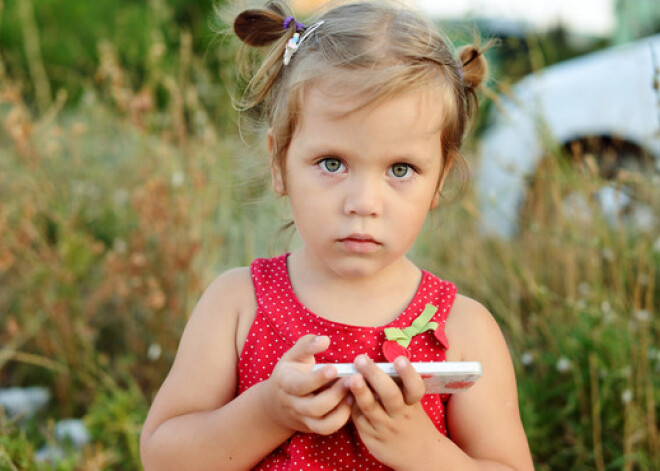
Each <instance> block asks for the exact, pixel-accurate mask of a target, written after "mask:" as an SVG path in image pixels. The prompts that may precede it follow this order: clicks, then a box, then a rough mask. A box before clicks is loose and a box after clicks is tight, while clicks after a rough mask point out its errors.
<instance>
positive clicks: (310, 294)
mask: <svg viewBox="0 0 660 471" xmlns="http://www.w3.org/2000/svg"><path fill="white" fill-rule="evenodd" d="M287 264H288V271H289V277H290V278H291V284H292V285H293V289H294V291H295V293H296V296H297V297H298V298H299V299H300V301H301V302H302V303H303V304H304V305H305V306H306V307H307V308H308V309H310V310H311V311H312V312H314V313H315V314H318V315H320V316H321V317H324V318H326V319H328V320H332V321H336V322H342V323H345V324H355V325H364V326H378V325H384V324H387V323H388V322H390V321H391V320H393V319H394V318H395V317H396V316H397V315H398V314H400V313H401V312H402V311H403V310H404V309H405V308H406V307H407V306H408V304H409V303H410V301H411V299H412V298H413V297H414V295H415V293H416V292H417V288H418V287H419V283H420V280H421V271H420V269H419V268H418V267H417V266H415V264H413V263H412V262H411V261H410V260H408V259H407V258H405V257H401V259H399V260H397V261H395V262H394V263H392V264H391V265H389V266H388V267H386V268H384V269H382V270H379V271H378V272H376V273H374V274H372V275H369V276H356V277H345V276H340V275H337V274H336V273H333V272H331V271H328V270H322V269H320V268H319V266H318V264H316V263H314V260H313V259H310V257H309V254H307V253H306V252H305V250H304V249H301V250H299V251H296V252H294V253H292V254H291V255H290V256H289V259H288V262H287Z"/></svg>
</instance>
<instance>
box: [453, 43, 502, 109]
mask: <svg viewBox="0 0 660 471" xmlns="http://www.w3.org/2000/svg"><path fill="white" fill-rule="evenodd" d="M492 45H493V42H492V41H489V42H487V43H486V44H485V45H484V46H481V45H480V44H479V43H478V42H477V44H476V45H472V44H469V45H466V46H463V47H461V48H460V49H459V51H458V57H459V60H460V63H461V80H462V82H463V88H464V90H465V95H466V111H467V116H468V117H469V118H476V115H477V112H478V110H479V98H478V97H477V90H479V88H480V86H481V85H482V83H484V81H485V80H486V77H487V76H488V61H487V60H486V57H485V56H484V53H485V52H486V51H487V50H488V49H489V48H490V47H491V46H492Z"/></svg>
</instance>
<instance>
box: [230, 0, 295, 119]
mask: <svg viewBox="0 0 660 471" xmlns="http://www.w3.org/2000/svg"><path fill="white" fill-rule="evenodd" d="M289 16H290V13H289V12H288V9H287V7H286V5H285V4H284V3H282V2H279V1H270V2H268V3H267V4H266V6H265V7H264V8H255V9H249V10H245V11H243V12H241V13H240V14H239V15H238V16H236V18H235V20H234V32H235V33H236V36H238V38H239V39H240V40H241V41H242V42H243V44H244V46H249V47H258V48H263V47H266V46H270V48H269V49H268V50H267V51H265V52H264V53H263V54H264V58H263V61H262V62H261V64H260V65H257V66H254V64H253V62H252V61H251V60H250V56H249V54H248V51H246V50H245V49H244V50H243V51H242V54H241V55H240V59H239V70H241V71H243V72H245V75H247V76H249V77H250V78H249V82H248V84H247V87H246V89H245V92H244V94H243V96H242V97H241V98H240V100H237V101H236V102H235V107H236V108H237V109H238V110H239V111H258V112H260V111H262V109H263V107H262V106H260V105H262V104H263V102H264V101H265V100H266V99H267V97H268V96H269V93H270V91H271V90H272V88H273V87H274V85H275V82H276V79H277V78H278V76H279V75H280V72H281V70H282V65H283V64H282V57H283V56H284V49H285V48H286V44H287V42H288V40H289V39H290V38H291V37H292V36H293V35H294V34H295V32H296V28H297V26H296V22H295V21H293V22H289V24H288V25H287V26H288V27H287V28H285V20H286V19H287V18H288V17H289Z"/></svg>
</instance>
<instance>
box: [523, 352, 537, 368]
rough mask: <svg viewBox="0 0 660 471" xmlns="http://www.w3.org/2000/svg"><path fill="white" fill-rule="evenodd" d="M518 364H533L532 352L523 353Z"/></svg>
mask: <svg viewBox="0 0 660 471" xmlns="http://www.w3.org/2000/svg"><path fill="white" fill-rule="evenodd" d="M520 362H521V363H522V364H523V366H529V365H531V364H532V363H534V355H533V354H532V352H524V353H523V354H522V355H520Z"/></svg>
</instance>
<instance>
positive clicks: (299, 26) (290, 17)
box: [284, 16, 305, 31]
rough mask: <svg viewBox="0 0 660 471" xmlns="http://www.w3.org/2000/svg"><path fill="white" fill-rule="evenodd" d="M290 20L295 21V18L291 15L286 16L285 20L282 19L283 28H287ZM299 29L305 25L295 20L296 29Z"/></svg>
mask: <svg viewBox="0 0 660 471" xmlns="http://www.w3.org/2000/svg"><path fill="white" fill-rule="evenodd" d="M292 21H296V18H295V17H293V16H287V17H286V20H284V29H289V26H291V22H292ZM301 29H305V25H304V24H303V23H299V22H298V21H296V31H300V30H301Z"/></svg>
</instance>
